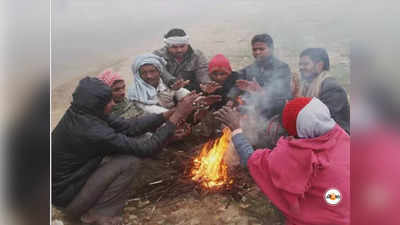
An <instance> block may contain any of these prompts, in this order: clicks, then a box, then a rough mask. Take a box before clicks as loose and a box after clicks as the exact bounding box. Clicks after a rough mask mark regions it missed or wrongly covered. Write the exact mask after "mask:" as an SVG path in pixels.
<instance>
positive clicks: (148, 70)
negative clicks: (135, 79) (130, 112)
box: [139, 65, 160, 88]
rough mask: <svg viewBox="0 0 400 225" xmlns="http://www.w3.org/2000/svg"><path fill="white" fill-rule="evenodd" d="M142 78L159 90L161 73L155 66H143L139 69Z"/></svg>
mask: <svg viewBox="0 0 400 225" xmlns="http://www.w3.org/2000/svg"><path fill="white" fill-rule="evenodd" d="M139 73H140V77H141V78H142V79H143V80H144V81H145V82H146V83H148V84H150V85H151V86H153V87H155V88H157V86H158V84H159V83H160V71H158V70H157V68H156V67H155V66H153V65H143V66H142V67H140V69H139Z"/></svg>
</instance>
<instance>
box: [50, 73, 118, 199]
mask: <svg viewBox="0 0 400 225" xmlns="http://www.w3.org/2000/svg"><path fill="white" fill-rule="evenodd" d="M86 81H87V80H84V81H83V82H82V83H81V85H80V86H79V87H78V88H77V89H76V91H75V92H74V100H73V103H72V105H71V106H70V107H69V108H68V110H67V112H66V113H65V114H64V116H63V117H62V119H61V120H60V122H59V123H58V124H57V126H56V127H55V129H54V130H53V132H52V152H53V154H52V186H53V188H52V190H53V198H52V199H53V203H54V204H55V205H61V206H64V205H66V204H67V203H68V201H69V200H70V198H71V196H73V195H74V194H76V192H77V191H79V189H80V187H82V186H83V184H84V182H85V181H86V179H87V178H88V176H89V175H90V174H91V172H93V171H94V170H95V169H96V167H97V166H98V164H99V163H100V161H101V160H102V158H103V156H102V155H101V154H99V153H100V152H101V149H95V148H93V146H92V144H93V142H91V141H90V140H94V139H95V138H96V131H97V130H98V128H100V127H102V126H105V123H106V122H105V121H104V120H102V119H101V117H102V116H103V110H104V109H103V107H104V106H105V105H106V104H107V103H108V101H109V100H111V91H109V90H106V88H104V89H98V88H96V89H92V91H93V95H92V96H86V94H85V92H82V91H81V90H82V89H85V88H86V89H91V88H93V87H94V86H96V85H94V86H93V84H92V83H91V82H86ZM99 82H100V81H99ZM104 87H105V85H104ZM99 147H101V146H99ZM82 149H84V150H85V151H82ZM71 183H75V184H76V187H74V188H72V187H71V188H70V190H68V189H67V188H68V186H69V184H71Z"/></svg>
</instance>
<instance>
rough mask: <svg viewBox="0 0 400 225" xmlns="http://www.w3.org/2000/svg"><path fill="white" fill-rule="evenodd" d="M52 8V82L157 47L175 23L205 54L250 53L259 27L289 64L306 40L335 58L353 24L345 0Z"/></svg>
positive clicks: (99, 3)
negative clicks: (271, 39)
mask: <svg viewBox="0 0 400 225" xmlns="http://www.w3.org/2000/svg"><path fill="white" fill-rule="evenodd" d="M52 8H53V12H52V56H53V58H52V67H53V68H52V81H53V85H54V86H57V85H59V84H60V83H61V82H63V81H66V80H68V79H69V78H71V77H74V76H77V75H80V74H82V73H90V72H92V71H95V70H96V69H97V68H99V67H107V66H110V65H112V64H113V63H115V62H117V61H119V60H121V59H124V58H126V57H129V56H133V55H138V54H140V53H144V52H149V51H153V50H155V49H157V48H161V47H162V46H163V42H162V38H163V35H164V34H165V33H166V32H167V31H168V30H169V29H171V28H174V27H179V28H183V29H184V30H185V31H186V32H187V33H188V34H189V36H190V37H191V40H192V41H191V42H192V45H193V46H194V47H195V48H199V49H200V50H202V51H203V52H204V53H205V54H206V55H207V56H209V57H210V56H211V57H212V55H213V54H215V53H217V52H221V53H224V54H226V55H228V56H234V55H239V54H242V55H247V56H250V57H251V52H250V44H249V43H250V39H251V38H252V36H253V35H255V34H257V33H264V32H267V33H269V34H270V35H271V36H272V37H273V39H274V41H275V43H276V52H277V54H278V56H281V58H283V59H284V60H285V61H290V62H289V63H290V64H291V65H297V60H298V58H297V57H298V54H299V53H300V51H301V50H303V49H304V48H306V47H311V46H312V47H326V48H328V52H329V53H330V54H331V55H332V57H333V58H335V57H336V55H339V54H343V55H344V56H346V55H348V44H349V41H350V31H351V28H350V26H349V22H348V18H347V16H346V15H349V13H350V11H351V10H352V8H351V2H350V1H348V0H339V1H338V0H328V1H319V0H304V1H290V0H283V1H257V0H238V1H228V0H219V1H210V0H205V1H196V0H188V1H180V0H172V1H162V0H155V1H137V0H134V1H125V0H115V1H104V0H96V1H92V0H81V1H76V0H72V1H65V0H54V1H53V6H52ZM207 40H209V41H207ZM210 40H215V42H214V43H210ZM230 40H235V41H236V40H237V43H235V45H232V42H229V41H230ZM212 44H214V45H212ZM227 50H228V52H227ZM227 53H228V54H227ZM229 53H230V54H229ZM293 56H295V57H293ZM291 57H292V58H291Z"/></svg>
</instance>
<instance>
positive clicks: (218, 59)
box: [208, 54, 232, 74]
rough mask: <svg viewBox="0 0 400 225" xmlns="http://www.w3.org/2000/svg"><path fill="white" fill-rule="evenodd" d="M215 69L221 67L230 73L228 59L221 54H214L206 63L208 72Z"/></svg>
mask: <svg viewBox="0 0 400 225" xmlns="http://www.w3.org/2000/svg"><path fill="white" fill-rule="evenodd" d="M216 69H222V70H224V71H226V72H228V73H229V74H230V73H232V69H231V65H230V63H229V60H228V59H227V58H226V57H225V56H224V55H222V54H218V55H216V56H214V57H213V58H212V59H211V60H210V62H209V63H208V72H209V73H212V72H213V71H214V70H216Z"/></svg>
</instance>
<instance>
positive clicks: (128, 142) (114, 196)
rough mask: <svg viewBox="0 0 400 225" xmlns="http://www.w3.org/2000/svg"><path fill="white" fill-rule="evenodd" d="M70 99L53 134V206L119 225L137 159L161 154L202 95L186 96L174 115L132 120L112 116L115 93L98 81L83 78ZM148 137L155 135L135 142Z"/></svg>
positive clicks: (90, 220) (84, 218)
mask: <svg viewBox="0 0 400 225" xmlns="http://www.w3.org/2000/svg"><path fill="white" fill-rule="evenodd" d="M72 96H73V100H72V103H71V106H70V107H69V108H68V110H67V111H66V112H65V114H64V115H63V117H62V118H61V120H60V122H59V123H58V124H57V126H56V128H55V129H54V130H53V132H52V204H53V205H54V206H56V207H57V208H59V209H61V210H62V211H64V212H65V213H66V214H67V215H68V216H70V217H73V218H80V220H81V221H82V222H84V223H89V224H98V225H117V224H121V222H122V209H123V207H124V204H125V200H126V199H127V197H128V191H129V189H130V185H131V183H132V182H133V178H134V177H136V176H137V173H138V169H139V165H140V160H139V159H138V157H148V156H152V155H155V154H157V153H158V152H160V151H161V149H162V146H163V145H164V144H165V143H166V141H167V139H168V138H169V137H171V136H172V135H173V134H174V132H175V129H176V125H177V124H178V123H179V121H181V120H184V119H186V117H187V116H188V115H189V114H190V113H191V112H192V111H193V106H192V102H193V100H194V99H196V98H197V97H198V95H196V94H194V93H193V94H190V95H189V96H187V97H186V98H185V99H184V100H182V101H181V102H180V103H179V104H178V106H177V108H176V110H175V111H167V112H164V113H162V114H152V115H147V116H143V117H140V118H137V119H131V120H125V119H123V118H120V117H118V118H115V117H110V116H109V114H110V113H111V109H112V107H113V105H114V101H113V98H112V91H111V88H110V87H109V86H107V85H105V84H104V83H103V82H102V81H100V80H99V79H97V78H89V77H86V78H83V79H82V80H81V81H80V82H79V85H78V87H77V88H76V89H75V91H74V93H73V95H72ZM163 124H164V125H163ZM162 125H163V126H162ZM156 129H157V130H156ZM155 130H156V131H155ZM147 131H153V132H154V135H153V136H152V137H151V138H148V139H139V138H136V137H138V136H140V135H142V134H144V133H145V132H147ZM106 159H107V160H106Z"/></svg>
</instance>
